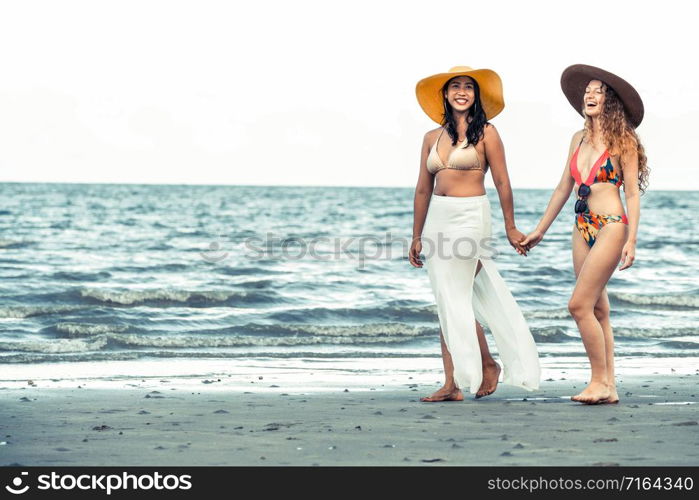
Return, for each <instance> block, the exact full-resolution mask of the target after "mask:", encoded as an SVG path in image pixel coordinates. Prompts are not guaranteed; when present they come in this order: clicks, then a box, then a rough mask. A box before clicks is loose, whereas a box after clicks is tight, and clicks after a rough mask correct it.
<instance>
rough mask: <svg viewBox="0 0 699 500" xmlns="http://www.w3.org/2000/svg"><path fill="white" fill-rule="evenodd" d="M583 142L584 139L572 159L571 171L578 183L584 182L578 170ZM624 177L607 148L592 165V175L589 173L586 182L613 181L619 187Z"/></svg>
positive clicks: (590, 183)
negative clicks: (615, 165)
mask: <svg viewBox="0 0 699 500" xmlns="http://www.w3.org/2000/svg"><path fill="white" fill-rule="evenodd" d="M581 144H582V140H580V144H578V148H577V149H576V150H575V153H574V154H573V157H572V158H571V159H570V173H571V174H572V176H573V179H575V183H576V184H577V185H580V184H582V183H583V182H582V176H581V175H580V170H578V151H580V145H581ZM622 179H623V177H622V173H621V170H619V169H617V168H615V167H614V164H612V160H611V157H610V156H609V151H607V150H606V149H605V150H604V153H602V156H600V157H599V159H598V160H597V161H596V162H595V164H594V165H593V166H592V169H590V175H588V177H587V180H586V181H585V184H587V185H588V186H591V185H592V184H595V183H597V182H611V183H612V184H614V185H615V186H616V187H619V186H621V184H622Z"/></svg>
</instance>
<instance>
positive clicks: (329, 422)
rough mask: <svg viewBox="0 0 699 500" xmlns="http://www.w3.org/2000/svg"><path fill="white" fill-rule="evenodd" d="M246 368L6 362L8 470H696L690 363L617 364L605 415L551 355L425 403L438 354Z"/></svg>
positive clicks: (581, 373) (245, 364)
mask: <svg viewBox="0 0 699 500" xmlns="http://www.w3.org/2000/svg"><path fill="white" fill-rule="evenodd" d="M237 361H238V362H237V364H236V363H233V361H231V360H196V361H192V364H189V363H180V365H179V366H180V368H178V369H174V368H175V367H176V366H175V365H177V363H172V362H171V361H170V362H169V363H168V362H166V361H163V362H162V363H156V362H152V363H142V362H133V363H131V364H130V365H129V363H128V362H113V363H112V362H110V363H107V364H103V365H100V364H99V363H93V364H86V365H83V366H82V367H81V366H79V365H80V363H65V364H64V365H65V366H64V367H63V369H64V370H71V369H72V371H73V375H74V376H73V377H72V378H64V377H63V376H62V375H65V372H62V371H61V370H59V369H58V368H57V367H56V366H52V367H47V366H45V367H44V368H45V371H42V373H44V374H45V375H43V376H41V377H38V376H37V374H36V367H37V366H39V365H34V366H33V369H34V378H31V379H26V380H23V376H24V375H25V374H27V373H29V372H30V368H32V367H27V366H22V365H19V366H17V367H14V366H10V365H7V364H5V365H3V366H2V367H1V368H2V372H0V373H2V376H0V380H1V383H2V389H0V426H1V427H2V430H1V432H2V436H1V437H0V442H2V443H4V444H2V445H0V465H5V466H8V465H24V466H32V465H36V466H38V465H45V466H50V465H57V466H58V465H60V466H72V465H123V466H126V465H151V466H153V465H163V466H164V465H195V464H196V465H319V466H324V465H379V466H383V465H515V466H517V465H536V466H553V465H600V466H601V465H622V466H626V465H667V466H672V465H678V466H679V465H697V464H698V463H699V446H698V445H699V437H698V436H697V433H696V430H697V407H696V401H697V381H699V372H697V371H696V370H694V371H692V370H691V369H690V368H689V366H692V363H690V362H688V360H686V359H684V360H683V361H684V362H683V363H682V364H681V365H680V366H684V367H685V369H684V371H679V372H678V371H673V369H672V368H669V367H670V366H673V364H672V363H671V362H668V361H667V360H658V359H650V360H639V359H638V358H634V359H629V360H623V359H622V360H619V374H620V375H619V377H618V378H619V392H620V396H621V402H620V403H619V404H618V405H598V406H584V405H581V404H578V403H574V402H572V401H570V399H569V397H570V395H572V394H574V393H575V392H576V391H579V390H580V389H582V387H583V386H584V383H585V377H586V370H585V364H584V362H583V361H584V360H582V359H581V360H577V361H579V362H578V363H575V362H572V361H569V362H566V361H563V360H560V359H555V358H544V359H543V360H542V373H543V375H542V383H541V387H540V389H538V390H535V391H532V392H527V391H524V390H522V389H520V388H516V387H511V386H507V385H500V386H499V388H498V390H497V392H496V393H495V394H493V395H492V396H489V397H487V398H483V399H479V400H474V399H473V396H472V395H466V400H465V401H463V402H448V403H432V404H430V403H420V402H419V400H418V398H419V397H420V396H423V395H427V394H429V393H431V392H432V391H434V390H435V389H436V388H437V387H438V386H439V384H440V383H441V370H440V369H439V368H440V364H441V361H440V360H439V359H434V358H417V359H413V360H409V361H407V362H406V360H405V359H404V358H396V359H375V360H347V359H339V360H338V359H322V360H317V359H316V360H280V359H277V360H274V362H271V360H269V359H257V360H254V359H253V360H237ZM573 361H575V360H573ZM138 363H141V370H140V372H138V371H134V370H135V369H134V365H138ZM53 365H58V363H56V364H53ZM168 365H169V369H166V368H167V367H168ZM197 365H199V366H200V367H203V366H208V368H209V370H202V372H198V371H196V370H193V369H194V368H196V366H197ZM100 366H101V376H96V374H95V373H92V372H91V370H96V369H98V368H99V367H100ZM185 366H186V369H184V368H182V367H185ZM309 366H312V367H313V368H311V369H310V370H312V371H310V370H309ZM675 366H677V365H675ZM694 366H696V364H695V365H694ZM300 367H301V368H300ZM303 367H305V369H302V368H303ZM15 368H16V369H15ZM48 368H51V370H48ZM127 368H128V369H131V371H123V370H126V369H127ZM217 368H221V370H217ZM224 368H225V369H224ZM118 370H122V371H121V374H119V373H118V372H117V371H118ZM178 370H179V371H180V373H179V374H177V375H176V376H173V375H174V374H175V373H176V372H177V371H178ZM187 371H188V372H189V373H188V374H187V373H185V372H187ZM9 373H12V374H13V378H12V379H10V378H9V377H8V376H7V375H8V374H9ZM49 374H50V375H49ZM76 375H77V376H76ZM80 375H82V377H81V376H80Z"/></svg>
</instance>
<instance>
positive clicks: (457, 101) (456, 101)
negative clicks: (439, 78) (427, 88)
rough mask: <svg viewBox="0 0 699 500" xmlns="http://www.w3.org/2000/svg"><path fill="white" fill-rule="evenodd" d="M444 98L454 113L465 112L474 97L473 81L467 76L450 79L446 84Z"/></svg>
mask: <svg viewBox="0 0 699 500" xmlns="http://www.w3.org/2000/svg"><path fill="white" fill-rule="evenodd" d="M445 97H446V99H447V102H449V104H450V105H451V107H452V108H454V111H460V112H462V113H463V112H465V111H467V110H468V109H469V108H470V107H471V106H472V105H473V102H474V100H475V97H476V90H475V86H474V82H473V79H472V78H471V77H469V76H457V77H456V78H452V79H451V80H450V81H449V83H448V84H447V88H446V92H445Z"/></svg>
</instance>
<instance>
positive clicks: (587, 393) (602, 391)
mask: <svg viewBox="0 0 699 500" xmlns="http://www.w3.org/2000/svg"><path fill="white" fill-rule="evenodd" d="M611 395H612V391H610V390H609V386H608V385H607V384H605V383H603V382H590V383H589V385H588V386H587V387H585V389H583V391H582V392H581V393H580V394H576V395H575V396H571V398H570V399H572V400H573V401H577V402H579V403H585V404H588V405H596V404H600V403H606V402H607V400H608V399H609V398H610V396H611ZM617 399H618V396H617Z"/></svg>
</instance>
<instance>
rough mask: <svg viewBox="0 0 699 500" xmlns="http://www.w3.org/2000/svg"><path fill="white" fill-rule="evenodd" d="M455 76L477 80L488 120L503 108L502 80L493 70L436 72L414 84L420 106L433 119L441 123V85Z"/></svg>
mask: <svg viewBox="0 0 699 500" xmlns="http://www.w3.org/2000/svg"><path fill="white" fill-rule="evenodd" d="M456 76H469V77H471V78H473V79H474V80H475V81H476V82H478V87H479V89H480V97H481V104H482V105H483V111H484V112H485V116H486V118H487V119H488V120H491V119H492V118H494V117H495V116H497V115H498V114H499V113H500V112H501V111H502V110H503V109H504V108H505V101H504V100H503V96H502V80H501V79H500V76H499V75H498V74H497V73H496V72H495V71H493V70H490V69H474V70H469V71H460V72H454V73H438V74H436V75H432V76H428V77H427V78H423V79H422V80H420V81H419V82H417V85H416V86H415V94H416V95H417V100H418V102H419V103H420V107H421V108H422V110H423V111H424V112H425V113H426V114H427V116H429V117H430V118H431V119H432V120H433V121H435V122H437V123H438V124H440V125H442V122H443V118H444V104H443V97H442V93H441V90H442V86H443V85H444V84H445V83H446V82H447V81H449V79H451V78H454V77H456Z"/></svg>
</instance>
